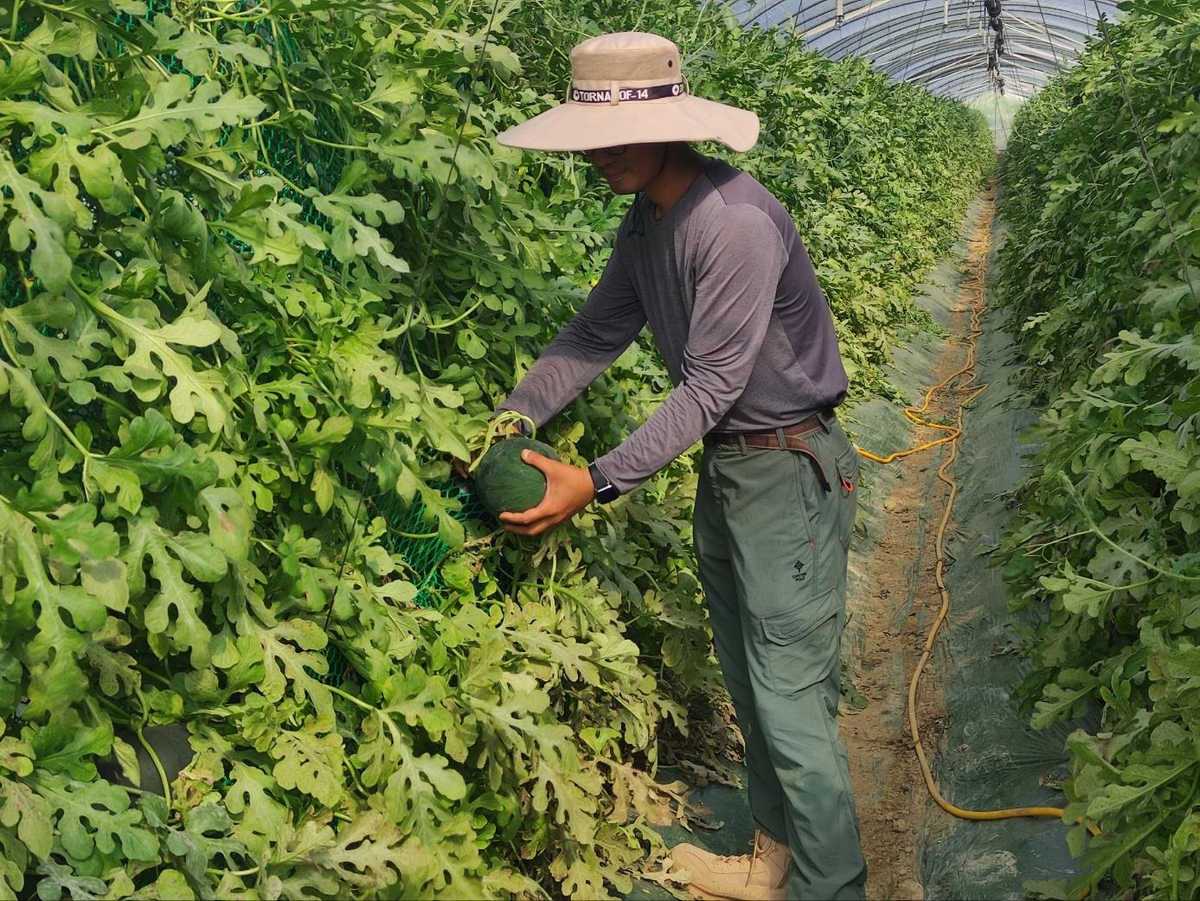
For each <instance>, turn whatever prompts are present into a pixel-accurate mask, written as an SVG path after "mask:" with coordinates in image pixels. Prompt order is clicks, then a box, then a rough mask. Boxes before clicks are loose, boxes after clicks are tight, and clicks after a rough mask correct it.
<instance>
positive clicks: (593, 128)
mask: <svg viewBox="0 0 1200 901" xmlns="http://www.w3.org/2000/svg"><path fill="white" fill-rule="evenodd" d="M496 140H497V141H498V142H499V143H501V144H503V145H505V146H506V147H520V148H522V149H524V150H562V151H570V150H597V149H599V148H601V147H615V146H617V145H620V144H657V143H660V142H669V141H719V142H720V143H722V144H724V145H725V146H726V147H728V148H729V149H730V150H733V151H736V152H737V153H744V152H745V151H747V150H749V149H750V148H751V147H753V146H754V145H755V143H756V142H757V141H758V116H756V115H755V114H754V113H752V112H750V111H749V110H743V109H738V108H737V107H733V106H727V105H726V104H724V103H717V102H716V101H714V100H705V99H704V98H703V97H692V96H690V95H688V96H684V97H672V98H669V99H664V100H651V101H637V102H626V103H618V104H608V103H573V102H571V101H567V102H566V103H564V104H562V105H561V106H556V107H554V108H553V109H548V110H546V111H545V112H544V113H540V114H539V115H537V116H534V117H533V118H532V119H529V120H527V121H525V122H522V123H521V124H520V125H517V126H515V127H513V128H510V129H508V130H507V131H504V132H501V133H500V134H499V135H498V136H497V137H496Z"/></svg>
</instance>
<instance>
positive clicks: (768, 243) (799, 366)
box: [500, 161, 847, 493]
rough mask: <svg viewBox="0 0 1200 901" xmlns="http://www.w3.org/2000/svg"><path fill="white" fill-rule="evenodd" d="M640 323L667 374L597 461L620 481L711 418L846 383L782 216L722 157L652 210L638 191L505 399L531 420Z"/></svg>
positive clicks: (802, 413)
mask: <svg viewBox="0 0 1200 901" xmlns="http://www.w3.org/2000/svg"><path fill="white" fill-rule="evenodd" d="M647 323H648V324H649V325H650V329H651V332H652V333H653V335H654V340H655V343H656V344H657V346H658V349H659V352H660V353H661V354H662V357H663V360H664V362H665V363H666V366H667V371H668V373H669V374H670V376H671V380H672V382H673V384H674V388H673V389H672V391H671V393H670V394H669V395H668V396H667V399H666V400H665V401H664V402H663V403H662V404H661V405H660V406H659V407H658V409H656V410H655V411H654V413H653V414H652V415H651V416H650V417H649V418H648V419H647V420H646V421H645V422H644V423H643V424H642V425H641V426H639V427H638V428H637V429H635V430H634V431H633V433H632V434H631V435H630V436H629V437H628V438H627V439H626V440H625V441H624V442H622V443H621V444H620V445H619V446H617V447H616V448H614V449H613V450H612V451H610V452H609V453H607V454H605V455H604V456H602V457H600V458H599V459H598V460H597V461H596V462H597V463H598V464H599V466H600V468H601V469H602V470H603V471H604V473H605V475H607V476H608V478H609V479H610V481H611V482H612V483H613V485H615V486H616V487H617V488H618V489H619V490H620V491H621V492H622V493H624V492H627V491H629V490H631V489H633V488H635V487H637V486H638V485H640V484H641V483H642V482H644V481H645V480H646V479H648V478H649V477H650V476H652V475H653V474H654V473H655V472H657V471H658V470H659V469H661V468H662V467H664V466H666V465H667V464H668V463H670V462H671V461H672V460H673V459H675V457H677V456H679V455H680V454H681V453H683V452H684V451H685V450H687V449H688V448H689V447H691V446H692V445H693V444H695V443H696V442H697V441H699V440H700V439H701V438H702V437H703V436H704V435H705V434H707V433H708V432H709V431H711V430H714V429H716V430H718V431H723V432H725V431H760V430H762V429H773V428H776V427H778V426H785V425H790V424H792V423H794V422H799V421H800V420H802V419H804V418H806V417H807V416H809V415H811V414H812V413H815V412H817V411H818V410H822V409H824V408H827V407H833V406H836V405H838V404H840V403H841V402H842V401H843V400H844V399H845V397H846V384H847V381H846V372H845V369H844V368H843V366H842V361H841V356H840V354H839V353H838V347H837V338H836V336H835V334H834V329H833V320H832V317H831V316H830V313H829V305H828V303H827V302H826V300H825V295H824V293H823V292H822V291H821V288H820V285H818V283H817V277H816V272H815V270H814V269H813V265H812V261H811V260H810V259H809V256H808V252H807V251H806V250H805V248H804V244H803V242H802V241H801V240H800V236H799V235H798V234H797V232H796V227H795V224H794V223H793V222H792V219H791V216H790V215H789V214H788V212H787V210H786V209H784V207H783V205H782V204H781V203H780V202H779V201H778V200H777V199H776V198H775V197H774V195H772V194H771V193H770V192H769V191H767V189H766V188H764V187H763V186H762V185H760V184H759V183H758V182H757V181H755V180H754V179H753V178H752V177H751V176H749V175H746V174H745V173H743V172H740V171H738V170H737V169H734V168H733V167H732V166H729V165H728V164H726V163H723V162H719V161H713V162H711V163H710V164H709V166H708V167H707V168H706V169H705V171H704V172H703V173H702V174H701V175H700V176H699V177H697V179H696V180H695V182H693V183H692V185H691V187H690V188H689V189H688V191H687V192H686V193H685V194H684V195H683V197H681V198H680V199H679V201H677V202H676V204H675V205H674V206H673V207H672V208H671V209H670V211H669V212H668V213H667V214H666V215H665V216H663V217H662V218H661V219H655V216H654V203H653V201H651V200H650V199H649V198H648V197H645V196H639V197H637V198H636V199H635V201H634V203H633V205H632V206H631V207H630V209H629V211H628V212H627V213H626V215H625V218H624V220H623V221H622V223H621V226H620V229H619V231H618V234H617V238H616V242H615V243H614V245H613V252H612V256H611V257H610V258H609V261H608V265H607V266H606V267H605V269H604V274H603V275H602V276H601V278H600V281H599V282H598V283H597V284H596V287H595V288H594V289H593V290H592V292H591V294H590V295H589V296H588V299H587V301H586V302H585V303H584V305H583V306H582V307H581V308H580V310H579V312H578V313H577V314H576V315H575V317H574V318H573V319H572V320H571V321H570V322H569V323H567V325H566V326H564V327H563V329H562V331H561V332H559V334H558V336H557V337H556V338H555V339H554V340H553V341H551V342H550V344H548V345H547V346H546V348H545V350H544V351H543V352H542V354H541V356H540V357H539V358H538V360H537V362H536V363H535V364H534V365H533V367H532V368H531V369H530V370H529V372H528V373H527V374H526V375H525V378H524V379H522V380H521V383H520V384H519V385H518V386H517V387H516V388H515V389H514V390H513V392H512V394H510V395H509V396H508V398H507V399H506V400H505V401H504V403H503V404H501V405H500V409H501V410H516V411H519V412H521V413H524V414H525V415H527V416H529V417H530V418H531V419H532V420H533V421H534V422H536V423H537V424H538V425H539V426H540V425H541V424H543V423H544V422H546V421H547V420H548V419H550V417H552V416H554V414H556V413H558V412H559V411H560V410H561V409H562V408H563V407H564V406H566V405H567V404H568V403H569V402H570V401H571V400H572V399H574V398H575V396H576V395H578V394H579V392H581V391H582V390H583V389H584V388H586V387H587V386H588V385H589V384H591V382H592V381H593V380H594V379H595V378H596V377H597V376H598V375H599V374H600V373H601V372H603V371H604V370H605V369H606V368H607V367H608V366H609V365H610V364H611V363H612V362H613V361H614V360H615V359H616V358H617V357H618V356H620V354H621V352H622V351H624V350H625V348H626V347H628V346H629V344H630V343H631V342H632V341H633V339H634V337H635V336H636V335H637V333H638V332H639V331H640V330H641V328H642V326H643V325H646V324H647Z"/></svg>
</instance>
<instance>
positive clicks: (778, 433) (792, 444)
mask: <svg viewBox="0 0 1200 901" xmlns="http://www.w3.org/2000/svg"><path fill="white" fill-rule="evenodd" d="M834 415H835V414H834V412H833V409H832V408H830V409H827V410H822V411H821V412H820V413H814V414H813V415H812V416H809V417H807V418H805V419H802V420H800V421H799V422H795V423H792V424H791V425H786V426H784V427H783V428H781V429H772V430H770V431H763V432H709V433H708V434H707V435H705V436H704V443H705V444H707V445H710V446H714V447H736V448H743V449H744V448H755V449H758V450H789V451H794V452H795V453H799V454H804V455H805V456H806V457H808V458H809V459H810V460H812V461H813V464H814V465H815V466H816V470H817V474H818V475H819V476H820V478H821V482H822V483H823V484H824V487H825V490H826V491H828V490H829V479H828V477H827V476H826V475H825V468H824V467H823V466H822V465H821V461H820V460H819V459H818V458H817V454H816V451H814V450H813V449H812V447H811V445H809V443H808V442H807V441H805V440H804V436H805V435H808V434H811V433H812V432H813V431H815V430H816V429H819V428H823V427H824V426H825V421H826V420H829V419H830V418H832V417H833V416H834ZM822 417H824V419H823V418H822Z"/></svg>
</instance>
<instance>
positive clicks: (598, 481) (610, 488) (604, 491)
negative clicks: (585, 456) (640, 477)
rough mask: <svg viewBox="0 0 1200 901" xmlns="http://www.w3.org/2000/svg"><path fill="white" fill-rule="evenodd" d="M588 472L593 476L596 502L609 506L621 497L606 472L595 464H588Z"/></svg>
mask: <svg viewBox="0 0 1200 901" xmlns="http://www.w3.org/2000/svg"><path fill="white" fill-rule="evenodd" d="M588 472H589V473H590V474H591V476H592V487H593V488H595V489H596V500H598V501H599V502H600V503H602V504H608V503H611V502H612V501H615V500H616V499H617V498H619V497H620V496H621V492H620V491H618V490H617V486H616V485H614V484H613V483H612V482H610V481H609V480H608V476H606V475H605V474H604V470H603V469H601V468H600V467H599V466H597V465H596V464H595V463H589V464H588Z"/></svg>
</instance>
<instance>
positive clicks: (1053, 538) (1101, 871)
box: [1001, 0, 1200, 898]
mask: <svg viewBox="0 0 1200 901" xmlns="http://www.w3.org/2000/svg"><path fill="white" fill-rule="evenodd" d="M1185 6H1186V5H1184V4H1172V3H1162V2H1157V0H1138V2H1135V3H1132V4H1129V15H1128V18H1127V19H1125V20H1123V21H1122V22H1121V23H1120V24H1118V25H1114V24H1111V23H1107V24H1103V25H1102V29H1101V37H1099V38H1097V39H1096V40H1094V41H1093V42H1092V43H1091V44H1090V45H1089V47H1088V49H1087V52H1086V53H1085V54H1084V55H1083V56H1082V58H1081V59H1080V61H1079V65H1078V66H1077V68H1075V69H1074V70H1072V71H1071V72H1070V73H1068V74H1066V75H1062V76H1059V77H1058V78H1057V79H1056V80H1055V81H1053V82H1052V83H1051V84H1050V85H1049V86H1048V87H1047V89H1046V90H1045V91H1044V92H1042V93H1041V94H1039V95H1038V96H1037V97H1036V98H1034V99H1033V100H1032V101H1030V102H1029V103H1027V104H1026V105H1025V107H1023V108H1022V110H1021V111H1020V113H1019V114H1018V116H1017V118H1016V121H1015V123H1014V129H1013V135H1012V140H1011V141H1010V144H1009V150H1008V160H1007V162H1006V165H1005V176H1006V182H1007V185H1008V190H1009V194H1008V196H1007V198H1006V201H1005V205H1004V210H1005V214H1006V216H1007V218H1008V219H1009V221H1010V222H1011V225H1012V230H1011V233H1010V236H1009V237H1008V240H1007V246H1006V247H1005V249H1004V254H1003V268H1002V278H1001V283H1002V285H1003V288H1004V296H1005V299H1006V303H1007V306H1008V307H1009V309H1011V311H1012V312H1013V314H1014V316H1015V317H1016V322H1017V323H1018V324H1019V334H1020V338H1021V341H1022V345H1023V348H1024V351H1025V354H1026V355H1027V359H1028V377H1029V378H1028V381H1029V384H1030V386H1031V393H1032V394H1033V395H1034V396H1035V397H1036V398H1037V399H1039V400H1040V401H1042V402H1043V403H1045V405H1046V409H1045V412H1044V414H1043V415H1042V418H1041V421H1040V422H1039V423H1038V425H1037V427H1036V430H1035V437H1036V438H1037V440H1038V443H1039V444H1038V452H1037V454H1036V456H1035V458H1034V459H1033V461H1032V463H1033V475H1032V477H1031V478H1030V479H1029V481H1028V482H1027V483H1026V484H1025V485H1024V486H1023V487H1022V488H1021V489H1020V492H1019V495H1018V498H1017V500H1018V501H1019V504H1018V506H1017V510H1016V514H1015V517H1014V523H1013V526H1012V528H1011V530H1010V532H1009V534H1008V536H1007V537H1006V538H1005V541H1004V547H1003V552H1004V557H1005V559H1006V561H1007V573H1008V577H1009V579H1010V580H1011V581H1012V583H1013V585H1014V587H1015V588H1016V590H1017V592H1018V596H1017V600H1016V602H1015V604H1014V608H1015V609H1017V610H1020V611H1024V612H1026V613H1028V614H1029V615H1031V616H1032V618H1033V619H1034V620H1035V622H1036V628H1034V629H1033V631H1032V633H1031V637H1030V641H1029V642H1028V643H1027V653H1028V656H1029V660H1030V663H1031V671H1030V673H1029V676H1028V677H1027V679H1026V681H1025V685H1024V686H1023V693H1024V696H1025V698H1026V699H1027V701H1028V702H1029V703H1030V704H1031V705H1032V706H1033V708H1034V716H1033V722H1034V725H1036V726H1042V727H1045V726H1048V725H1050V724H1053V723H1056V722H1066V723H1070V724H1072V726H1073V727H1074V731H1073V733H1072V734H1071V736H1070V738H1069V739H1068V742H1067V745H1068V748H1069V750H1070V752H1071V760H1072V763H1071V775H1070V778H1069V779H1068V780H1067V783H1066V786H1065V788H1066V792H1067V795H1068V798H1069V799H1070V802H1071V803H1070V804H1069V806H1068V812H1067V816H1068V817H1070V818H1072V819H1074V818H1076V817H1078V818H1079V822H1080V825H1079V826H1077V827H1076V829H1075V831H1074V833H1073V836H1072V844H1073V848H1074V850H1075V851H1076V853H1078V854H1082V855H1084V856H1083V862H1084V864H1085V870H1086V872H1085V875H1084V876H1083V877H1082V878H1081V879H1080V880H1078V883H1079V884H1073V885H1070V886H1066V887H1064V886H1061V885H1059V886H1039V889H1040V890H1043V891H1047V892H1050V893H1052V896H1053V897H1065V896H1064V895H1063V894H1062V893H1063V892H1064V891H1066V892H1070V895H1069V897H1078V896H1079V894H1080V892H1082V891H1084V890H1088V889H1090V890H1091V891H1093V892H1096V891H1104V892H1110V891H1112V890H1113V889H1112V887H1111V886H1110V885H1108V884H1105V883H1104V882H1103V880H1105V879H1106V878H1111V879H1112V880H1113V881H1114V882H1115V885H1116V889H1115V891H1117V892H1118V893H1119V894H1120V895H1121V896H1128V897H1134V896H1136V897H1147V898H1192V897H1196V895H1197V893H1200V874H1198V871H1197V868H1196V853H1197V851H1198V850H1200V815H1198V814H1197V800H1198V798H1200V794H1198V787H1200V755H1198V754H1197V747H1200V745H1198V733H1197V728H1198V726H1197V724H1198V723H1200V668H1198V664H1200V649H1198V648H1197V640H1196V636H1197V629H1200V555H1198V554H1197V551H1196V548H1197V533H1198V532H1200V444H1198V443H1197V438H1196V434H1197V433H1196V423H1197V417H1198V416H1200V374H1198V373H1200V353H1198V352H1197V348H1196V343H1195V341H1196V335H1197V328H1198V327H1200V295H1198V291H1200V245H1198V244H1197V241H1196V230H1195V223H1196V213H1197V210H1198V209H1200V207H1198V206H1197V196H1198V195H1197V190H1196V186H1197V178H1198V176H1200V150H1198V148H1200V108H1198V107H1197V98H1196V94H1195V86H1196V84H1198V83H1200V53H1197V50H1196V48H1197V47H1200V13H1198V12H1197V11H1196V10H1195V9H1194V8H1191V7H1187V8H1186V9H1185V8H1184V7H1185ZM1088 826H1094V827H1096V828H1098V829H1099V830H1100V834H1099V836H1098V837H1096V838H1095V839H1094V840H1093V839H1090V838H1089V836H1088V833H1087V832H1086V831H1085V829H1086V827H1088Z"/></svg>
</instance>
